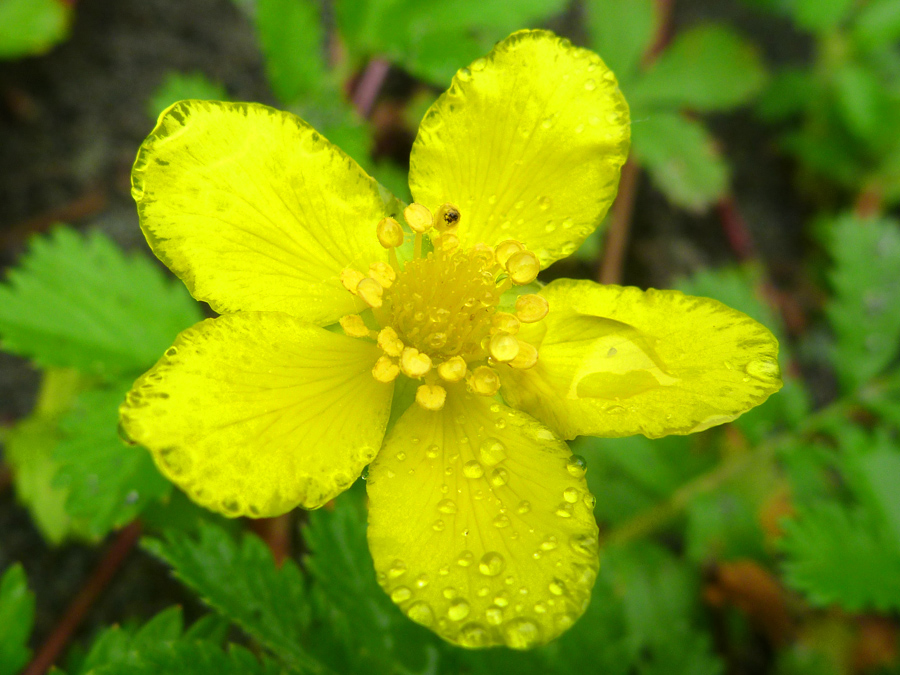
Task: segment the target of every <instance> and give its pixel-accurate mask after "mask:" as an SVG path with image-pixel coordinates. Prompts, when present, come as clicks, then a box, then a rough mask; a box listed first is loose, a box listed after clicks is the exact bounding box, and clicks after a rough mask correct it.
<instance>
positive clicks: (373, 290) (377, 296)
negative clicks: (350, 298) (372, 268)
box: [356, 277, 384, 308]
mask: <svg viewBox="0 0 900 675" xmlns="http://www.w3.org/2000/svg"><path fill="white" fill-rule="evenodd" d="M356 294H357V295H358V296H359V297H361V298H362V299H363V300H364V301H365V303H366V304H367V305H368V306H369V307H374V308H378V307H381V296H383V295H384V287H383V286H382V285H381V284H379V283H378V282H377V281H375V279H373V278H372V277H366V278H365V279H363V280H362V281H360V282H359V284H357V286H356Z"/></svg>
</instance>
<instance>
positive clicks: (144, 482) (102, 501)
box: [53, 381, 172, 537]
mask: <svg viewBox="0 0 900 675" xmlns="http://www.w3.org/2000/svg"><path fill="white" fill-rule="evenodd" d="M130 388H131V382H130V381H126V382H119V383H117V384H115V385H112V386H110V387H107V388H103V389H96V390H91V391H86V392H83V393H81V394H79V396H78V397H77V398H76V399H75V402H74V404H73V406H72V409H71V410H70V411H69V412H68V413H67V414H66V415H65V416H64V417H63V418H62V420H61V422H60V428H61V431H62V439H61V441H60V443H59V445H58V446H57V447H56V450H55V452H54V456H53V458H54V459H55V460H56V461H57V462H59V471H58V472H57V477H56V480H55V481H54V485H55V486H56V487H60V488H63V489H65V490H67V491H68V493H69V496H68V499H67V500H66V511H67V512H68V513H69V515H70V516H72V517H73V518H76V519H79V520H84V521H85V523H86V526H87V527H88V529H89V531H90V532H91V533H92V534H93V535H94V536H96V537H102V536H103V535H105V534H106V533H107V532H109V531H110V530H112V529H114V528H117V527H121V526H122V525H125V524H126V523H129V522H131V521H132V520H134V518H136V517H137V516H138V514H140V513H141V511H142V510H143V509H144V508H145V507H146V506H147V504H149V503H151V502H153V501H155V500H157V499H160V498H162V497H164V496H165V495H167V494H168V493H169V492H170V491H171V489H172V484H171V483H170V482H169V481H168V480H166V479H165V478H164V477H163V476H162V474H160V473H159V471H158V470H157V469H156V466H155V465H154V464H153V460H152V459H151V457H150V454H149V453H148V452H147V451H146V450H145V449H143V448H140V447H136V446H130V445H126V444H125V442H124V441H123V440H122V439H121V438H120V437H119V435H118V432H117V429H118V424H119V404H120V403H121V402H122V401H123V400H124V398H125V393H126V392H127V391H128V390H129V389H130Z"/></svg>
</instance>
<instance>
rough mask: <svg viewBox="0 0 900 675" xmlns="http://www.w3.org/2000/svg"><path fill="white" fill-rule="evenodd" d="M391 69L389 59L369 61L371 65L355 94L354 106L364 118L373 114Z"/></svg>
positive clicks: (358, 84)
mask: <svg viewBox="0 0 900 675" xmlns="http://www.w3.org/2000/svg"><path fill="white" fill-rule="evenodd" d="M390 69H391V64H390V62H389V61H388V60H387V59H381V58H375V59H372V60H371V61H369V65H367V66H366V69H365V70H364V71H363V74H362V76H361V77H360V78H359V82H358V83H357V85H356V89H355V90H354V92H353V106H354V107H355V108H356V110H357V112H359V114H360V115H362V116H363V117H368V116H369V115H370V114H371V113H372V108H374V107H375V100H376V99H377V98H378V92H380V91H381V87H382V85H383V84H384V80H385V79H386V78H387V74H388V71H390Z"/></svg>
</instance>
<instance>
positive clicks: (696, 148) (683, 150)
mask: <svg viewBox="0 0 900 675" xmlns="http://www.w3.org/2000/svg"><path fill="white" fill-rule="evenodd" d="M631 133H632V147H633V148H634V153H635V156H636V157H637V158H638V161H640V163H641V164H642V166H643V167H644V168H645V169H647V171H648V173H649V174H650V176H651V177H652V178H653V182H654V183H656V185H657V187H659V189H660V190H662V191H663V193H665V195H666V197H668V198H669V200H671V201H672V202H673V203H674V204H677V205H678V206H681V207H682V208H685V209H688V210H691V211H701V210H703V209H705V208H707V207H709V205H710V204H712V203H713V202H714V201H716V200H717V199H718V198H719V197H721V196H722V195H723V194H724V193H725V190H726V189H727V188H728V167H727V166H726V165H725V162H724V161H723V160H722V158H721V156H720V155H719V153H718V151H717V150H716V147H715V143H714V141H713V139H712V138H711V137H710V136H709V133H708V132H707V131H706V129H705V128H704V127H703V125H702V124H700V122H697V121H695V120H691V119H688V118H686V117H684V116H683V115H680V114H678V113H669V112H657V113H653V114H650V115H649V116H647V117H646V118H643V119H640V120H637V121H635V123H634V125H633V126H632V130H631Z"/></svg>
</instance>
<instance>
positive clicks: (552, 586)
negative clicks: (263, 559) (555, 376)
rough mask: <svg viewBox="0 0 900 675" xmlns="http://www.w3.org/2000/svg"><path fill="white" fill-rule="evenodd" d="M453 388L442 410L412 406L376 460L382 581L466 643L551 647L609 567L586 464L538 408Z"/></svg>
mask: <svg viewBox="0 0 900 675" xmlns="http://www.w3.org/2000/svg"><path fill="white" fill-rule="evenodd" d="M451 387H452V388H451ZM451 387H448V389H450V391H448V394H447V401H446V403H445V405H444V408H443V409H442V410H440V411H438V412H431V411H427V410H424V409H423V408H422V407H421V406H418V405H413V406H410V408H409V409H408V410H407V411H406V412H405V413H404V415H403V417H401V418H400V420H399V421H398V422H397V424H396V426H395V427H394V428H393V430H392V431H391V433H390V434H389V436H388V438H387V440H386V443H385V446H384V449H383V450H382V451H381V453H379V455H378V457H377V458H376V460H375V462H373V463H372V465H371V466H370V467H369V478H368V483H367V487H368V492H369V500H370V503H369V508H370V511H369V531H368V536H369V548H370V549H371V551H372V557H373V559H374V561H375V569H376V572H377V575H378V580H379V583H380V584H381V585H382V587H383V588H384V589H385V591H386V592H387V593H388V595H390V596H391V598H392V599H393V600H394V602H396V603H397V604H398V605H399V606H400V608H401V609H402V610H403V611H404V612H405V613H406V614H407V616H409V617H410V618H411V619H413V620H414V621H417V622H418V623H421V624H423V625H425V626H427V627H428V628H430V629H431V630H433V631H435V632H436V633H437V634H438V635H440V636H441V637H442V638H444V639H445V640H448V641H450V642H453V643H455V644H459V645H462V646H464V647H487V646H491V645H504V644H505V645H507V646H509V647H513V648H517V649H525V648H529V647H533V646H535V645H538V644H543V643H545V642H547V641H549V640H552V639H553V638H555V637H556V636H558V635H559V634H560V633H562V632H563V631H564V630H565V629H566V628H568V627H569V626H571V625H572V623H573V622H574V621H575V620H576V619H577V618H578V617H579V616H581V613H582V612H583V611H584V609H585V607H586V606H587V603H588V600H589V598H590V591H591V588H592V586H593V583H594V579H595V577H596V573H597V566H598V557H597V536H598V533H597V524H596V522H595V521H594V516H593V504H594V498H593V497H592V496H591V495H590V493H589V492H588V489H587V484H586V483H585V480H584V469H583V465H582V464H581V463H580V462H578V461H577V460H575V459H573V456H572V454H571V452H570V451H569V448H568V447H567V446H566V444H565V443H563V442H562V441H560V440H559V439H558V438H557V437H556V436H555V435H554V434H553V433H552V432H551V431H550V430H549V429H547V428H546V427H544V426H543V425H541V424H540V423H538V422H537V421H536V420H535V419H534V418H532V417H530V416H529V415H526V414H524V413H522V412H519V411H517V410H513V409H511V408H508V407H506V406H502V405H500V404H498V403H496V402H494V401H493V400H491V399H488V398H486V397H484V396H477V395H471V394H468V393H466V392H465V389H464V388H463V387H461V386H459V385H451Z"/></svg>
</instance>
